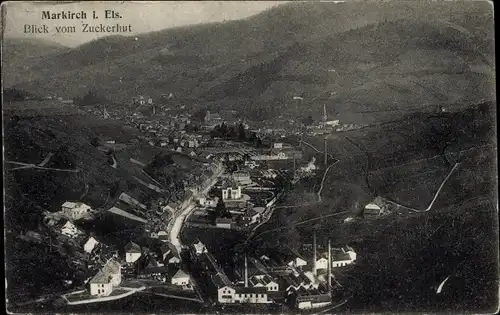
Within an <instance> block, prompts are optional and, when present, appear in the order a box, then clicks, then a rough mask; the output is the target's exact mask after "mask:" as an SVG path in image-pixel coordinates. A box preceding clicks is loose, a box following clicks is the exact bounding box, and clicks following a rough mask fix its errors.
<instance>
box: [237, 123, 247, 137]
mask: <svg viewBox="0 0 500 315" xmlns="http://www.w3.org/2000/svg"><path fill="white" fill-rule="evenodd" d="M246 138H247V135H246V134H245V126H244V125H243V124H242V123H240V124H239V125H238V139H239V140H241V141H245V140H246Z"/></svg>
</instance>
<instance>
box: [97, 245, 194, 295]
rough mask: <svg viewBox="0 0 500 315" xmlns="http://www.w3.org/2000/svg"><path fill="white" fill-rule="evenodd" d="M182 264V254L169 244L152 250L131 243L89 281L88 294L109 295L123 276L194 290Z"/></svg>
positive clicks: (109, 260)
mask: <svg viewBox="0 0 500 315" xmlns="http://www.w3.org/2000/svg"><path fill="white" fill-rule="evenodd" d="M179 264H180V259H179V257H178V256H177V255H176V254H175V252H174V249H173V248H171V246H169V245H168V244H167V243H163V244H161V246H160V247H159V249H158V250H157V251H150V250H149V248H141V247H140V246H139V245H137V244H136V243H134V242H129V243H128V244H127V245H126V246H125V248H124V257H123V258H121V259H120V258H119V257H118V256H116V255H115V256H113V257H111V258H110V259H108V260H107V261H106V263H105V264H104V266H103V267H102V268H101V269H99V271H98V272H97V273H96V274H95V276H93V277H92V278H91V279H90V280H89V282H88V284H89V293H90V295H92V296H108V295H110V294H111V293H112V292H113V289H114V288H115V287H118V286H119V285H120V283H121V281H122V278H127V279H143V280H150V281H155V282H156V283H158V284H171V285H174V286H177V287H179V288H180V289H183V290H190V291H191V290H193V287H192V282H191V279H190V276H189V275H188V274H187V273H186V272H185V271H184V270H182V269H181V268H180V266H179Z"/></svg>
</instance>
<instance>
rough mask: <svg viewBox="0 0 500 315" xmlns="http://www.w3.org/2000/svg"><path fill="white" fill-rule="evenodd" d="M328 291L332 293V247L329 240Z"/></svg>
mask: <svg viewBox="0 0 500 315" xmlns="http://www.w3.org/2000/svg"><path fill="white" fill-rule="evenodd" d="M328 291H329V292H330V293H331V292H332V247H331V245H330V240H328Z"/></svg>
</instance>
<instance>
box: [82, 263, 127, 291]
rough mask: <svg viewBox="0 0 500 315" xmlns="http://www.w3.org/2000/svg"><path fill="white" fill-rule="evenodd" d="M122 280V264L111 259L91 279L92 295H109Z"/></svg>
mask: <svg viewBox="0 0 500 315" xmlns="http://www.w3.org/2000/svg"><path fill="white" fill-rule="evenodd" d="M121 281H122V275H121V266H120V264H119V263H118V262H117V261H116V260H114V259H110V260H108V261H107V262H106V264H105V265H104V267H103V268H102V269H101V270H100V271H99V272H98V273H97V274H96V275H95V276H94V277H93V278H92V279H91V280H90V281H89V284H90V295H97V296H108V295H110V294H111V292H112V291H113V287H116V286H118V285H119V284H120V282H121Z"/></svg>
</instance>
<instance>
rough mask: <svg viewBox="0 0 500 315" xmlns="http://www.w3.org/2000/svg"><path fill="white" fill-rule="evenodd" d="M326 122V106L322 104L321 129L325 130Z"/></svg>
mask: <svg viewBox="0 0 500 315" xmlns="http://www.w3.org/2000/svg"><path fill="white" fill-rule="evenodd" d="M327 121H328V115H326V105H325V104H323V128H326V122H327Z"/></svg>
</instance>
